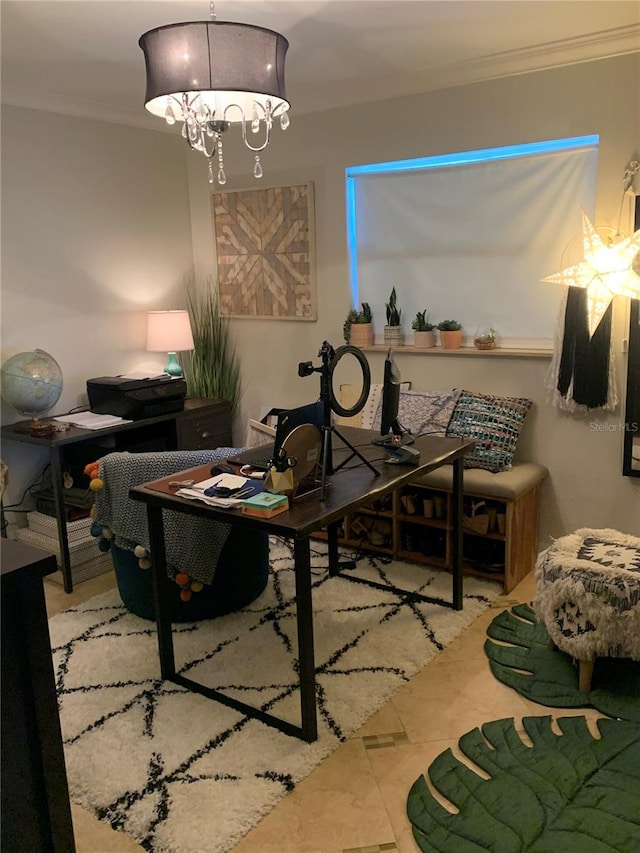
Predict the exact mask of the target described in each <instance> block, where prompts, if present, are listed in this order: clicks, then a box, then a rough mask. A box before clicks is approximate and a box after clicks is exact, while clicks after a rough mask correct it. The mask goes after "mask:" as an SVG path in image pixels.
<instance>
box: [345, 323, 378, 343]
mask: <svg viewBox="0 0 640 853" xmlns="http://www.w3.org/2000/svg"><path fill="white" fill-rule="evenodd" d="M349 343H350V344H351V346H352V347H372V346H373V323H352V324H351V328H350V329H349Z"/></svg>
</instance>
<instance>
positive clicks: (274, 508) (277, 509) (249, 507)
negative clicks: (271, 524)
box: [240, 492, 289, 518]
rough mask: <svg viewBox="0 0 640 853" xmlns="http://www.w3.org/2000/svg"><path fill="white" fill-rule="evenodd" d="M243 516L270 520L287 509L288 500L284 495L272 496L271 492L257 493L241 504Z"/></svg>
mask: <svg viewBox="0 0 640 853" xmlns="http://www.w3.org/2000/svg"><path fill="white" fill-rule="evenodd" d="M240 506H241V510H242V514H243V515H252V516H254V518H272V516H274V515H279V514H280V513H281V512H286V511H287V510H288V509H289V498H288V497H287V496H286V495H274V494H272V493H271V492H259V494H257V495H253V496H252V497H250V498H246V500H243V501H242V503H241V505H240Z"/></svg>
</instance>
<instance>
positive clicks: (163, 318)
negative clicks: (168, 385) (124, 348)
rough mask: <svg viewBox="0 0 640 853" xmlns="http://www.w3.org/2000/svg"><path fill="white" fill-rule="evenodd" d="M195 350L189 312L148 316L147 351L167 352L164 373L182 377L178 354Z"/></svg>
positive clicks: (154, 312) (161, 313) (159, 312)
mask: <svg viewBox="0 0 640 853" xmlns="http://www.w3.org/2000/svg"><path fill="white" fill-rule="evenodd" d="M192 349H193V334H192V333H191V322H190V321H189V312H188V311H184V310H182V311H149V312H148V314H147V351H148V352H166V353H168V356H169V361H168V362H167V364H166V366H165V368H164V372H165V373H168V374H169V375H170V376H182V367H181V365H180V364H179V363H178V359H177V355H176V354H177V353H178V352H186V351H187V350H192Z"/></svg>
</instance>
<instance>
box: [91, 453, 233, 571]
mask: <svg viewBox="0 0 640 853" xmlns="http://www.w3.org/2000/svg"><path fill="white" fill-rule="evenodd" d="M239 452H240V450H239V449H238V448H233V447H219V448H217V449H216V450H193V451H192V450H174V451H164V452H160V453H109V454H108V455H107V456H103V457H102V459H100V469H99V477H100V479H101V480H103V482H104V488H102V489H100V490H98V491H97V492H96V516H95V519H94V521H95V523H97V524H101V525H102V526H103V527H108V528H110V530H111V531H112V532H113V540H112V541H114V542H115V543H116V545H118V546H119V547H120V548H125V549H127V550H133V549H134V548H135V547H136V546H137V545H142V546H143V547H144V548H145V549H146V550H147V552H148V551H149V550H150V548H149V530H148V527H147V507H146V504H143V503H139V502H138V501H132V500H131V499H130V498H129V490H130V489H131V488H133V486H139V485H140V484H141V483H148V482H149V481H151V480H159V479H161V478H162V477H168V476H170V475H171V474H176V473H178V472H180V471H184V470H186V469H188V468H195V467H196V466H198V465H205V464H208V463H213V462H215V461H216V460H220V459H227V458H229V457H231V456H235V455H236V454H237V453H239ZM163 518H164V535H165V544H166V552H167V570H168V571H167V573H168V575H169V577H171V578H173V577H174V575H175V574H176V573H177V572H186V573H187V574H188V575H190V577H192V578H193V579H194V580H198V581H201V582H202V583H206V584H210V583H211V581H212V580H213V576H214V574H215V570H216V566H217V564H218V558H219V557H220V552H221V551H222V548H223V546H224V543H225V542H226V540H227V537H228V536H229V532H230V531H231V525H230V524H224V523H221V522H216V521H209V520H207V519H203V518H197V517H196V516H192V515H185V514H183V513H177V512H171V511H170V510H164V512H163ZM150 557H151V559H153V554H151V555H150Z"/></svg>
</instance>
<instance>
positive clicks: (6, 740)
mask: <svg viewBox="0 0 640 853" xmlns="http://www.w3.org/2000/svg"><path fill="white" fill-rule="evenodd" d="M0 543H1V549H2V748H1V755H2V772H1V774H0V779H1V783H2V784H1V787H2V822H1V826H2V833H1V835H2V844H1V846H2V850H3V851H4V850H6V851H7V853H10V851H12V850H16V851H17V850H28V851H29V853H52V851H58V853H73V851H74V850H75V844H74V840H73V825H72V821H71V806H70V805H69V791H68V788H67V773H66V768H65V762H64V753H63V748H62V734H61V732H60V719H59V717H58V701H57V698H56V687H55V678H54V673H53V663H52V660H51V644H50V640H49V626H48V624H47V612H46V607H45V600H44V590H43V586H42V578H43V576H44V575H48V574H51V573H52V572H55V570H56V558H55V557H54V556H53V554H48V553H47V552H46V551H41V550H40V548H34V547H33V546H32V545H26V544H24V543H21V542H14V541H13V540H12V539H2V540H0Z"/></svg>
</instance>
